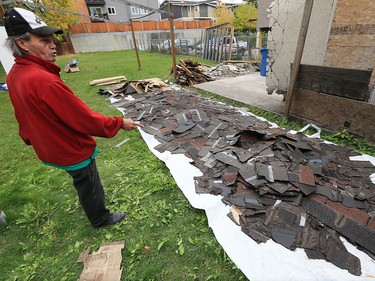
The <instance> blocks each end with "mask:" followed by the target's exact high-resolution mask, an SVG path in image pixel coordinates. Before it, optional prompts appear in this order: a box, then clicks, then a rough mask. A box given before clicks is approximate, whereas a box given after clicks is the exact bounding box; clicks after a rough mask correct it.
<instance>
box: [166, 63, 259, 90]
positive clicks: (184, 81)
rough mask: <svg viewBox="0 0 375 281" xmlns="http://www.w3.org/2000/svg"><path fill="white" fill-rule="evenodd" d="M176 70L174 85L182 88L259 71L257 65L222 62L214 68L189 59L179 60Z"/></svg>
mask: <svg viewBox="0 0 375 281" xmlns="http://www.w3.org/2000/svg"><path fill="white" fill-rule="evenodd" d="M176 70H177V77H176V83H177V84H179V85H183V86H192V85H195V84H200V83H204V82H209V81H214V80H217V79H220V78H226V77H236V76H239V75H246V74H250V73H253V72H256V71H259V63H258V62H237V63H235V62H223V63H220V64H218V65H216V66H214V67H210V66H208V65H205V64H202V63H199V62H196V61H193V60H191V59H187V60H180V61H179V63H178V64H177V66H176ZM171 73H172V72H171Z"/></svg>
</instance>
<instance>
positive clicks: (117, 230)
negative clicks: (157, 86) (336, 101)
mask: <svg viewBox="0 0 375 281" xmlns="http://www.w3.org/2000/svg"><path fill="white" fill-rule="evenodd" d="M72 59H77V60H79V62H80V64H79V67H80V69H81V71H80V72H77V73H65V72H62V73H61V76H62V79H63V80H64V81H65V82H66V84H67V85H68V86H69V87H71V88H72V89H73V91H74V92H75V93H76V95H77V96H79V97H80V98H81V99H82V100H84V101H85V102H86V103H87V104H88V105H89V106H90V107H91V108H92V109H94V110H96V111H99V112H101V113H103V114H105V115H111V116H114V115H120V113H119V111H117V109H114V108H110V107H109V101H108V100H105V98H104V97H103V96H99V95H98V94H97V90H98V89H99V88H100V87H93V86H90V85H89V82H90V81H91V80H94V79H100V78H106V77H112V76H118V75H125V76H126V78H127V79H128V80H138V79H144V78H153V77H159V78H161V79H163V80H166V79H171V76H170V72H171V66H172V59H171V57H170V56H167V55H160V54H155V53H148V52H141V53H140V60H141V66H142V67H141V69H138V64H137V59H136V56H135V52H134V51H115V52H100V53H88V54H77V55H69V56H62V57H60V58H59V59H58V61H57V64H58V65H59V66H60V67H61V68H62V69H64V66H65V65H66V64H67V63H68V62H70V61H71V60H72ZM205 63H206V64H208V62H205ZM4 81H5V73H4V70H3V69H2V68H1V67H0V82H4ZM201 94H202V95H206V96H210V97H214V98H216V99H219V100H221V101H224V102H227V103H230V104H232V105H235V106H236V105H238V106H241V107H244V105H243V104H239V103H236V102H232V101H230V100H228V99H224V98H220V97H217V96H214V95H212V94H209V93H203V92H201ZM247 108H248V109H249V110H250V111H252V112H253V113H255V114H257V115H259V116H263V117H265V118H267V119H268V120H270V121H274V122H276V123H278V124H279V125H280V126H293V127H295V128H301V127H302V126H303V125H302V124H298V123H289V122H287V121H286V120H285V119H284V118H282V117H280V116H277V115H274V114H271V113H268V112H265V111H262V110H260V109H257V108H254V107H251V106H247ZM0 111H1V114H0V118H1V126H0V134H1V138H0V146H1V150H0V157H1V160H2V164H1V166H0V209H1V210H3V211H4V212H5V213H6V215H7V217H8V224H7V225H6V226H4V225H0V245H1V246H0V265H1V270H0V280H7V281H8V280H9V281H13V280H20V281H21V280H22V281H24V280H38V281H39V280H48V281H49V280H53V281H56V280H77V279H78V278H79V275H80V272H81V271H82V268H83V265H82V264H79V263H77V258H78V256H79V254H80V253H81V252H82V251H83V250H85V249H86V248H91V249H92V250H98V248H99V247H100V245H102V244H105V243H109V242H113V241H119V240H124V241H125V249H124V250H123V260H122V266H123V273H122V280H137V281H139V280H157V281H160V280H167V281H172V280H173V281H174V280H223V281H232V280H246V277H245V276H244V275H243V274H242V273H241V271H240V270H239V269H237V268H236V266H235V265H234V264H233V263H232V262H231V260H230V259H229V258H228V257H227V256H226V254H225V252H224V251H223V249H222V247H221V246H220V245H219V244H218V242H217V241H216V239H215V237H214V235H213V232H212V231H211V229H210V228H209V227H208V222H207V219H206V216H205V213H204V211H202V210H197V209H194V208H192V207H191V206H190V205H189V203H188V201H187V200H186V198H185V197H184V195H183V194H182V193H181V191H180V189H179V188H178V186H177V185H176V183H175V181H174V180H173V178H172V176H171V175H170V173H169V170H168V169H167V168H166V166H165V165H164V163H163V162H161V161H160V160H158V159H157V158H156V157H155V156H154V155H153V154H152V153H151V152H150V151H149V149H148V147H147V145H146V144H145V143H144V141H143V139H142V138H141V136H140V134H139V132H138V131H132V132H125V131H120V132H119V133H118V134H117V135H116V136H115V137H114V138H112V139H103V138H97V143H98V147H99V150H100V153H99V155H98V157H97V165H98V169H99V172H100V174H101V178H102V181H103V185H104V188H105V191H106V196H107V197H106V199H107V202H108V207H109V209H110V210H111V211H119V210H121V211H125V212H126V213H128V215H129V218H128V219H127V220H125V221H124V222H122V223H121V224H118V225H115V226H113V227H109V228H104V229H99V230H98V229H94V228H92V227H91V226H90V225H89V223H88V221H87V219H86V217H85V215H84V213H83V211H82V209H81V207H80V206H79V203H78V199H77V196H76V192H75V189H74V187H73V185H72V182H71V179H70V176H69V175H68V174H67V173H66V172H64V171H61V170H57V169H54V168H51V167H48V166H45V165H43V164H41V162H40V161H39V160H38V159H37V158H36V156H35V154H34V152H33V150H32V148H31V147H28V146H26V145H24V144H23V142H22V141H21V139H20V137H19V136H18V125H17V123H16V121H15V118H14V116H13V109H12V106H11V104H10V101H9V97H8V94H7V92H0ZM35 125H36V126H37V124H35ZM323 135H324V136H325V137H326V138H327V139H329V140H331V141H337V142H339V143H341V144H343V145H350V146H353V147H355V148H357V149H359V150H361V151H362V152H365V153H368V154H371V155H375V150H374V147H373V146H372V145H369V144H367V143H365V142H363V141H357V140H355V139H353V138H352V137H351V136H349V135H348V134H347V133H346V132H337V133H327V132H325V133H324V134H323ZM125 138H129V139H130V140H129V141H128V142H126V144H124V145H123V146H121V147H120V148H116V147H115V145H116V144H118V143H120V142H121V141H123V140H124V139H125ZM249 266H251V265H249Z"/></svg>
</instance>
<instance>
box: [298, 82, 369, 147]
mask: <svg viewBox="0 0 375 281" xmlns="http://www.w3.org/2000/svg"><path fill="white" fill-rule="evenodd" d="M291 113H292V114H293V115H297V116H299V117H302V118H304V119H309V120H312V121H314V122H316V123H318V124H322V125H324V126H325V127H327V128H329V129H332V130H338V131H340V130H343V129H347V130H348V132H350V133H352V134H356V135H359V136H362V137H364V138H365V139H366V140H368V141H371V142H375V123H374V120H375V105H373V104H369V103H365V102H361V101H355V100H351V99H347V98H342V97H336V96H332V95H327V94H323V93H318V92H313V91H308V90H303V89H297V90H296V94H295V95H294V97H293V101H292V106H291Z"/></svg>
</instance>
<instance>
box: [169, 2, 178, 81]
mask: <svg viewBox="0 0 375 281" xmlns="http://www.w3.org/2000/svg"><path fill="white" fill-rule="evenodd" d="M168 10H169V12H170V13H171V14H172V4H171V3H169V4H168ZM169 24H170V31H171V41H172V42H171V44H172V48H171V53H172V63H173V65H172V69H173V78H174V79H177V68H176V48H175V45H174V26H173V16H172V15H170V16H169Z"/></svg>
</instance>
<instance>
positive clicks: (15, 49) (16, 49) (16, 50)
mask: <svg viewBox="0 0 375 281" xmlns="http://www.w3.org/2000/svg"><path fill="white" fill-rule="evenodd" d="M18 39H23V40H25V41H29V40H30V33H29V32H26V33H24V34H22V35H17V36H9V37H8V38H7V39H6V41H5V46H6V47H7V48H8V49H9V50H10V51H11V52H12V53H13V55H15V56H19V57H23V56H24V55H26V54H27V51H25V50H23V49H22V48H20V46H18V44H17V42H16V41H17V40H18Z"/></svg>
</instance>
